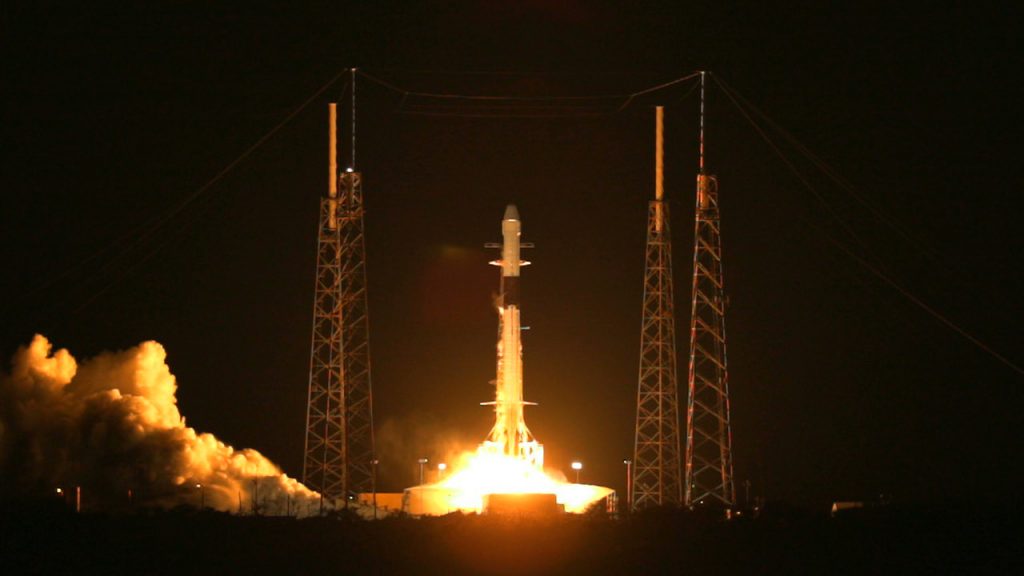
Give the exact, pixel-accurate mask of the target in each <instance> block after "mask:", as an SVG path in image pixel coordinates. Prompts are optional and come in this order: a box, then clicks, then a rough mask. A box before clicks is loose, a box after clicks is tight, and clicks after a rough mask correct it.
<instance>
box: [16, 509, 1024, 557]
mask: <svg viewBox="0 0 1024 576" xmlns="http://www.w3.org/2000/svg"><path fill="white" fill-rule="evenodd" d="M1020 511H1021V510H1020V509H1019V508H1017V509H1010V510H1006V509H1004V510H995V509H977V508H968V507H941V508H938V507H936V508H931V509H921V508H915V509H912V508H898V507H889V508H876V509H871V510H864V511H861V513H859V514H848V515H846V516H842V517H839V518H829V517H828V516H827V515H826V514H823V513H810V512H806V511H801V510H798V509H794V508H790V507H786V506H783V505H778V504H776V505H772V504H769V505H767V506H766V507H765V509H764V511H763V513H762V514H761V515H760V516H759V517H758V518H755V519H746V518H744V519H739V520H733V521H730V522H725V521H721V520H718V519H714V518H711V517H709V516H703V515H700V514H697V513H688V512H679V511H669V510H651V511H648V512H647V513H645V514H638V515H635V516H634V517H632V518H629V519H625V520H614V519H609V518H606V517H603V516H593V515H592V516H572V515H569V516H564V517H556V518H550V519H546V520H544V519H535V520H526V519H501V518H494V517H480V516H461V515H451V516H446V517H441V518H430V519H424V520H414V519H408V518H398V519H388V520H381V521H378V522H366V521H359V520H352V519H348V518H345V517H341V516H336V517H327V518H314V519H307V520H294V519H291V518H271V517H238V516H231V515H227V514H222V513H216V512H204V513H198V512H196V511H195V510H189V509H185V508H182V509H178V510H175V511H171V512H157V511H153V512H148V513H140V514H136V515H129V516H107V515H98V514H82V515H77V514H74V513H72V512H70V511H69V510H67V509H65V508H63V507H52V506H26V505H24V504H21V505H18V506H8V507H7V508H6V510H4V511H3V514H2V515H0V536H2V538H0V558H2V563H3V570H2V571H3V572H4V573H5V574H311V573H316V574H794V573H799V574H1019V573H1021V570H1024V530H1022V528H1021V522H1020V518H1021V515H1020Z"/></svg>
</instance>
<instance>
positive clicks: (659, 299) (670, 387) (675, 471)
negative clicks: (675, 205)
mask: <svg viewBox="0 0 1024 576" xmlns="http://www.w3.org/2000/svg"><path fill="white" fill-rule="evenodd" d="M663 115H664V109H663V108H662V107H661V106H658V107H657V108H656V110H655V116H656V129H655V196H654V200H653V201H651V202H650V204H649V207H648V218H647V251H646V254H647V256H646V261H645V262H646V264H645V269H644V300H643V322H642V324H641V331H640V377H639V386H638V390H637V407H636V442H635V445H634V451H633V470H632V473H633V478H632V482H631V486H632V494H631V495H630V499H629V500H630V502H632V507H633V509H635V510H638V509H641V508H647V507H650V506H664V505H679V504H680V502H681V499H682V474H681V467H680V460H681V459H680V443H679V400H678V398H679V396H678V387H677V384H676V337H675V306H674V301H673V298H674V292H673V289H672V236H671V234H670V233H669V214H668V205H667V204H666V203H665V201H664V187H663V177H662V175H663V173H664V171H663V168H662V166H663V156H664V154H663V146H662V143H663V140H664V139H663V137H662V135H663V128H662V126H663V122H662V119H663Z"/></svg>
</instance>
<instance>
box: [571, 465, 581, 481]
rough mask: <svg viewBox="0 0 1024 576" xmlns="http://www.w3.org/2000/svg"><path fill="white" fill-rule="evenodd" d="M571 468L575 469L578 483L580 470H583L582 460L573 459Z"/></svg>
mask: <svg viewBox="0 0 1024 576" xmlns="http://www.w3.org/2000/svg"><path fill="white" fill-rule="evenodd" d="M572 469H573V470H575V471H576V483H577V484H579V483H580V470H583V462H580V461H575V462H573V463H572Z"/></svg>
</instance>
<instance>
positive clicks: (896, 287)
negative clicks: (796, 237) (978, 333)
mask: <svg viewBox="0 0 1024 576" xmlns="http://www.w3.org/2000/svg"><path fill="white" fill-rule="evenodd" d="M824 236H825V239H826V240H828V241H829V242H831V243H832V245H834V246H835V247H837V248H839V249H840V250H841V251H842V252H843V253H845V254H846V255H847V256H849V257H850V258H853V259H854V260H855V261H856V262H857V263H858V264H860V265H861V266H863V267H864V268H865V269H866V270H867V271H868V272H871V273H872V274H874V275H875V277H877V278H878V279H879V280H881V281H883V282H885V283H886V284H888V285H889V286H890V287H891V288H892V289H894V290H896V291H897V292H899V293H900V294H901V295H903V297H904V298H906V299H907V300H909V301H910V302H912V303H913V304H914V305H916V306H917V307H919V308H921V309H922V310H924V311H925V312H927V313H928V314H930V315H931V316H932V317H933V318H935V319H936V320H938V321H939V322H941V323H942V324H945V325H946V327H947V328H950V329H951V330H953V331H954V332H956V333H957V334H960V335H961V336H963V337H964V338H966V339H967V340H968V341H969V342H970V343H971V344H974V345H975V346H977V347H978V348H979V349H981V350H982V351H984V352H986V353H988V354H989V355H990V356H992V357H993V358H995V359H996V360H998V361H1000V362H1002V363H1003V364H1005V365H1006V366H1008V367H1009V368H1010V369H1012V370H1013V371H1014V372H1017V373H1018V374H1020V375H1022V376H1024V368H1021V367H1020V366H1018V365H1017V364H1015V363H1013V362H1012V361H1010V360H1009V359H1007V358H1006V357H1005V356H1003V355H1002V354H1000V353H998V352H996V351H995V350H993V349H992V347H991V346H989V345H987V344H985V343H984V342H982V341H981V340H978V338H976V337H975V336H974V335H973V334H971V333H969V332H967V331H966V330H964V329H963V328H961V327H960V326H958V325H957V324H956V323H955V322H953V321H952V320H950V319H949V318H947V317H946V316H945V315H943V314H942V313H941V312H939V311H938V310H936V309H935V308H932V307H931V306H929V305H928V304H927V303H925V302H924V301H923V300H921V299H920V298H918V297H917V296H915V295H914V294H913V293H912V292H910V291H909V290H907V289H906V288H904V287H903V286H901V285H900V284H899V283H897V282H896V281H895V280H893V279H892V278H891V277H890V276H888V275H887V274H886V273H885V272H882V271H881V270H879V269H878V268H877V267H875V266H873V265H872V264H871V263H870V262H868V261H867V260H865V259H864V258H862V257H861V256H859V255H858V254H856V253H855V252H854V251H852V250H850V249H849V248H847V247H846V246H844V245H843V244H842V243H841V242H839V241H837V240H835V239H834V238H832V237H830V236H829V235H828V234H824Z"/></svg>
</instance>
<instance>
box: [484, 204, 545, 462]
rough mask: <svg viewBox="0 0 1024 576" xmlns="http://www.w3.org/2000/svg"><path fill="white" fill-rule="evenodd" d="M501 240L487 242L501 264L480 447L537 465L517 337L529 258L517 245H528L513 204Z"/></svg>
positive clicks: (539, 455)
mask: <svg viewBox="0 0 1024 576" xmlns="http://www.w3.org/2000/svg"><path fill="white" fill-rule="evenodd" d="M501 234H502V242H501V244H500V245H493V244H492V245H489V246H492V247H500V248H501V259H500V260H495V261H494V262H491V264H493V265H495V266H500V267H501V285H500V286H501V287H500V295H499V297H498V314H499V316H500V329H499V338H498V373H497V379H496V380H495V397H494V402H493V403H491V402H486V403H485V404H493V405H494V427H493V428H492V429H491V432H490V434H489V435H488V436H487V440H486V441H485V442H484V443H483V445H482V446H481V447H480V448H481V451H483V452H487V453H491V454H502V455H505V456H508V457H512V458H515V459H517V460H524V461H526V462H529V463H530V464H532V465H533V466H534V467H536V468H537V469H542V468H543V466H544V447H543V446H542V445H541V444H540V443H538V442H537V441H536V440H534V438H533V435H532V434H530V429H529V428H527V427H526V421H525V419H524V416H523V406H525V405H527V404H530V403H529V402H525V401H524V400H523V345H522V340H521V335H522V326H521V324H520V316H519V313H520V301H519V271H520V268H521V267H522V266H526V265H528V264H529V262H526V261H524V260H521V259H520V254H519V252H520V249H521V248H524V247H525V248H528V247H531V245H530V244H525V243H523V242H522V241H521V235H522V222H521V221H520V219H519V211H518V210H516V207H515V205H513V204H509V205H508V206H507V207H506V208H505V217H504V218H503V219H502V221H501Z"/></svg>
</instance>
